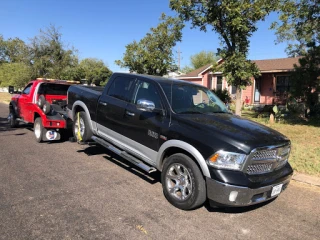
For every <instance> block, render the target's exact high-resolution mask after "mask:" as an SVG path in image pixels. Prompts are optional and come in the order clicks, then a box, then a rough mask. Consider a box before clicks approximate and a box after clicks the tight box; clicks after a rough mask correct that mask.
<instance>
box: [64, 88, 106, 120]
mask: <svg viewBox="0 0 320 240" xmlns="http://www.w3.org/2000/svg"><path fill="white" fill-rule="evenodd" d="M103 90H104V87H93V86H80V85H72V86H71V87H70V88H69V90H68V108H69V109H72V106H73V104H74V103H75V101H79V100H80V101H83V102H85V103H86V106H87V107H88V110H89V113H90V115H91V116H95V110H96V108H97V103H98V99H99V97H100V96H101V94H102V92H103Z"/></svg>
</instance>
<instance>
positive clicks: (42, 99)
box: [37, 95, 46, 108]
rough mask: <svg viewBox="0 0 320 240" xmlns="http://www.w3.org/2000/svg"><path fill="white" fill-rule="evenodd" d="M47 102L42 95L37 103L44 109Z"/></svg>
mask: <svg viewBox="0 0 320 240" xmlns="http://www.w3.org/2000/svg"><path fill="white" fill-rule="evenodd" d="M45 102H46V99H45V97H44V96H43V95H40V96H39V98H38V101H37V104H38V106H39V107H40V108H42V107H43V105H44V104H45Z"/></svg>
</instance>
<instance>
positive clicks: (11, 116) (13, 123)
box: [9, 112, 19, 128]
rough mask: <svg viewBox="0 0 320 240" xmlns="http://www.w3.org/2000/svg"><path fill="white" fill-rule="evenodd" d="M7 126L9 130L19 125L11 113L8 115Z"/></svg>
mask: <svg viewBox="0 0 320 240" xmlns="http://www.w3.org/2000/svg"><path fill="white" fill-rule="evenodd" d="M9 124H10V127H11V128H16V127H17V126H18V124H19V122H18V120H17V118H16V116H15V114H14V113H12V112H11V113H10V116H9Z"/></svg>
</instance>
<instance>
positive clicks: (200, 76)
mask: <svg viewBox="0 0 320 240" xmlns="http://www.w3.org/2000/svg"><path fill="white" fill-rule="evenodd" d="M196 78H198V79H199V78H201V76H199V77H176V79H196Z"/></svg>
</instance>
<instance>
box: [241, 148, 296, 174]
mask: <svg viewBox="0 0 320 240" xmlns="http://www.w3.org/2000/svg"><path fill="white" fill-rule="evenodd" d="M289 154H290V145H285V146H270V147H265V148H258V149H255V150H253V151H252V152H251V154H250V155H249V158H248V165H247V168H246V173H247V174H250V175H253V174H263V173H268V172H272V171H273V170H276V169H279V168H281V167H283V166H284V165H285V164H286V162H287V161H288V158H289Z"/></svg>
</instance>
